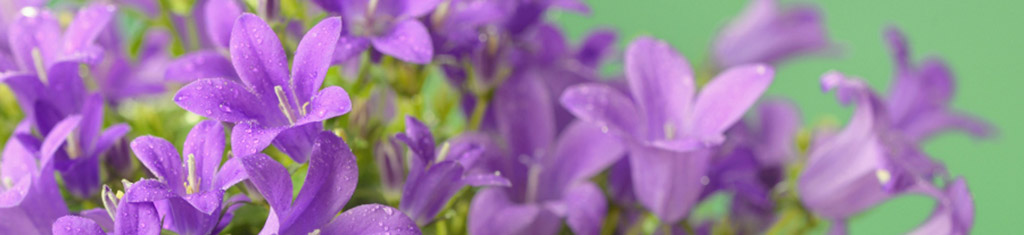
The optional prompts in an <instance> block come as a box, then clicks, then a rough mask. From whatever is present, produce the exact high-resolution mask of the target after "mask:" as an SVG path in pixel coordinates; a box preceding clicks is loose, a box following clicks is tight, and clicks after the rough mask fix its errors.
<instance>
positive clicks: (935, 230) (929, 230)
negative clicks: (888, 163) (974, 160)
mask: <svg viewBox="0 0 1024 235" xmlns="http://www.w3.org/2000/svg"><path fill="white" fill-rule="evenodd" d="M944 196H945V198H941V199H940V202H939V203H938V204H939V205H937V208H936V209H935V212H933V213H932V216H931V218H929V219H928V220H927V221H925V222H924V224H922V225H921V226H919V227H917V229H914V231H913V232H910V234H970V232H971V227H973V226H974V199H973V197H972V196H971V191H970V190H969V189H968V188H967V182H965V181H964V179H963V177H958V178H956V180H954V181H953V182H950V183H948V185H946V192H945V195H944Z"/></svg>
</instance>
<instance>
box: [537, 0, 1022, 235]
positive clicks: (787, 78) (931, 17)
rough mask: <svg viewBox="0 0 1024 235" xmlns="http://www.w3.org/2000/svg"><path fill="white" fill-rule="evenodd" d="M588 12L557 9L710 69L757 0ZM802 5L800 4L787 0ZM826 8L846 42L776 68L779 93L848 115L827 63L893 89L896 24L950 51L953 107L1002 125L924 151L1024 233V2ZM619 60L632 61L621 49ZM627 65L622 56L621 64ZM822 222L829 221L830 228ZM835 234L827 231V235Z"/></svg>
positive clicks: (892, 228) (922, 213) (996, 223)
mask: <svg viewBox="0 0 1024 235" xmlns="http://www.w3.org/2000/svg"><path fill="white" fill-rule="evenodd" d="M586 2H587V3H588V4H589V5H590V7H591V10H592V12H591V14H590V15H589V16H580V15H576V14H569V13H561V14H556V15H555V16H554V18H553V19H554V21H556V22H559V23H560V24H561V25H562V26H564V27H565V29H566V30H567V34H568V35H569V36H570V37H571V38H572V39H574V41H576V40H579V39H580V38H581V37H583V36H584V35H586V33H587V32H589V31H590V30H593V29H598V28H610V29H615V30H617V31H619V32H620V33H621V38H620V41H619V44H620V49H621V48H623V47H625V45H626V44H628V43H629V42H630V41H631V40H632V39H633V38H635V37H636V36H640V35H651V36H655V37H658V38H661V39H664V40H667V41H668V42H670V43H671V44H673V46H675V47H676V49H678V50H679V51H680V52H681V53H683V55H685V56H686V57H687V58H688V59H689V60H690V62H691V64H693V65H694V66H695V67H696V66H700V65H705V64H706V63H707V61H706V59H705V58H707V57H708V49H709V48H710V43H711V41H712V40H713V39H714V36H715V34H716V33H717V32H718V30H719V28H720V27H721V26H722V25H724V24H726V23H727V22H728V20H729V19H730V18H732V17H734V16H735V15H737V14H739V13H740V11H742V9H743V8H744V6H745V5H746V4H747V1H746V0H630V1H622V0H586ZM780 2H782V3H797V2H801V1H785V0H782V1H780ZM801 3H810V4H815V5H818V6H819V7H820V8H821V9H822V10H823V11H824V17H825V22H826V24H827V27H828V31H829V35H830V36H831V37H832V39H833V40H834V41H835V42H836V43H838V44H840V46H841V51H840V53H838V54H837V55H834V56H833V55H829V56H817V57H804V58H803V59H798V60H795V61H793V62H790V63H787V64H783V65H781V66H779V67H778V68H777V71H778V76H777V77H776V79H775V83H774V84H772V87H771V88H770V90H769V92H768V94H769V96H775V97H786V98H789V99H792V100H793V101H795V102H796V103H797V104H798V105H799V107H800V108H801V109H802V110H801V111H802V112H803V114H804V120H805V123H809V124H815V123H821V122H837V121H839V122H844V123H845V120H846V119H847V118H848V117H849V116H850V113H851V111H852V110H851V109H849V108H845V107H842V106H840V105H839V104H838V103H837V102H836V101H835V99H833V97H832V96H831V95H830V94H824V93H822V92H821V89H820V88H819V85H818V78H819V77H820V76H821V75H822V74H823V73H824V72H825V71H828V70H832V69H835V70H839V71H842V72H844V73H847V74H850V75H855V76H860V77H863V78H864V79H866V80H867V81H868V82H870V84H871V85H872V86H873V87H875V88H876V89H877V90H878V91H879V92H881V93H883V94H884V93H885V92H886V91H887V90H888V87H889V82H890V79H891V77H892V71H893V62H892V59H891V58H890V56H889V51H888V49H887V47H886V45H885V42H884V41H883V38H882V33H883V31H884V30H885V29H886V28H887V27H890V26H895V27H899V28H901V29H902V30H903V31H904V33H905V34H906V36H907V38H908V40H909V42H910V48H911V54H912V56H913V58H914V59H915V60H919V59H921V58H924V57H927V56H939V57H942V58H944V59H945V60H946V61H947V62H948V63H949V64H950V65H951V67H952V69H953V72H954V74H955V75H956V82H957V87H956V96H955V98H954V102H953V105H954V106H955V107H956V108H957V109H960V110H963V111H966V112H969V113H973V114H975V115H977V116H980V117H982V118H984V119H985V120H987V121H989V122H990V123H991V124H992V125H994V126H995V127H996V128H997V129H998V133H997V135H996V136H995V137H994V138H993V139H991V140H986V141H975V140H972V139H970V138H969V137H967V136H965V135H963V134H946V135H943V136H940V137H939V138H936V139H934V140H932V141H929V142H927V143H926V144H925V146H924V147H925V151H927V153H929V154H930V155H932V156H933V157H936V158H938V159H941V160H942V161H943V162H945V163H946V164H947V167H948V168H949V172H950V175H953V176H955V175H963V176H964V177H965V178H966V179H967V181H968V185H969V187H970V189H971V192H972V194H973V195H974V203H975V213H976V214H975V215H976V217H975V224H974V230H973V232H974V233H976V234H1013V233H1018V232H1019V227H1017V226H1020V223H1021V222H1024V202H1022V201H1019V199H1021V198H1022V195H1024V156H1022V155H1024V151H1022V150H1024V104H1022V102H1024V90H1021V89H1022V88H1024V76H1022V75H1024V64H1022V63H1024V1H1020V0H988V1H957V0H858V1H849V0H819V1H802V2H801ZM615 58H617V60H618V62H621V60H622V57H621V56H617V57H615ZM620 64H621V63H620ZM932 207H933V201H932V200H931V199H928V198H925V197H923V196H904V197H901V198H898V199H895V200H892V201H889V202H887V203H885V204H883V205H882V206H880V207H878V208H875V209H872V210H871V211H869V212H868V213H865V214H863V215H860V216H858V217H855V218H854V219H853V220H852V221H851V222H850V232H851V233H853V234H901V233H906V232H908V231H910V230H911V229H913V228H914V227H916V226H917V225H918V224H920V223H921V222H922V221H924V220H925V219H927V217H928V216H929V215H930V213H931V210H932ZM819 228H820V227H819ZM819 232H822V233H823V232H824V230H822V231H819Z"/></svg>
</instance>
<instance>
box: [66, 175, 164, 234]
mask: <svg viewBox="0 0 1024 235" xmlns="http://www.w3.org/2000/svg"><path fill="white" fill-rule="evenodd" d="M122 183H123V184H124V188H125V189H126V191H127V193H124V192H118V193H116V194H115V193H113V190H111V189H110V187H107V186H104V190H103V195H102V198H101V199H102V200H103V206H104V209H105V212H106V213H104V215H106V216H107V217H99V216H97V215H95V214H92V215H85V214H83V215H81V216H77V215H66V216H64V217H60V219H57V221H56V222H54V223H53V225H52V227H51V228H52V229H53V233H54V234H85V235H103V234H116V235H122V234H146V235H152V234H160V232H161V229H160V216H159V214H158V213H157V209H156V206H155V205H154V204H153V203H152V202H149V201H138V202H133V201H134V200H133V198H147V197H151V196H160V195H154V194H151V192H148V191H147V190H143V189H141V188H140V189H135V187H134V186H133V185H135V184H136V183H130V182H127V181H122ZM137 183H143V182H142V181H140V182H137ZM149 183H156V182H155V181H150V182H149ZM104 231H108V232H110V233H104Z"/></svg>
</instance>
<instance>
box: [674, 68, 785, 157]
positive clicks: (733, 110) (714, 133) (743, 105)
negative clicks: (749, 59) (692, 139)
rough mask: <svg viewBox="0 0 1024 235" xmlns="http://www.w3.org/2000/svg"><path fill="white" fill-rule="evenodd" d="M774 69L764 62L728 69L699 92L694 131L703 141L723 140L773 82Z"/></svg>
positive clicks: (694, 113)
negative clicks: (725, 134) (728, 130)
mask: <svg viewBox="0 0 1024 235" xmlns="http://www.w3.org/2000/svg"><path fill="white" fill-rule="evenodd" d="M774 76H775V71H774V70H773V69H772V68H769V67H767V66H764V65H753V66H742V67H737V68H732V69H729V70H726V71H725V72H723V73H722V74H720V75H718V76H717V77H715V78H714V79H713V80H711V82H709V83H708V84H707V85H706V86H704V88H703V89H701V91H700V95H698V97H697V102H696V104H694V107H693V122H692V124H691V125H690V126H689V127H691V128H693V132H692V133H693V134H694V135H696V137H697V138H699V139H701V140H709V139H720V138H721V137H722V133H723V132H725V129H727V128H729V127H730V126H732V125H733V124H734V123H736V121H739V120H740V118H743V114H744V113H746V112H747V109H750V106H753V105H754V102H756V101H757V99H758V98H760V97H761V94H762V93H764V91H765V90H767V89H768V86H769V85H771V82H772V78H773V77H774Z"/></svg>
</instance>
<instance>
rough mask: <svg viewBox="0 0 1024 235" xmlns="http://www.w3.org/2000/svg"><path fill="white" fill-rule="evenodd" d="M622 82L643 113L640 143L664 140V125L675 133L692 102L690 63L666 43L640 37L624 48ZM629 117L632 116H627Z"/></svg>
mask: <svg viewBox="0 0 1024 235" xmlns="http://www.w3.org/2000/svg"><path fill="white" fill-rule="evenodd" d="M625 69H626V79H627V80H628V81H629V90H630V92H632V93H633V99H634V100H635V101H636V103H637V108H638V109H639V111H641V112H643V113H644V114H646V121H647V122H646V123H647V125H646V127H647V130H648V133H647V135H646V136H645V137H644V139H643V140H658V139H665V138H664V137H665V135H666V133H664V132H662V131H660V130H665V129H669V128H665V126H667V125H672V126H674V127H675V128H676V129H677V130H681V129H682V128H681V127H683V123H682V121H683V118H684V117H686V113H687V112H688V110H689V109H690V103H691V102H693V90H694V84H693V72H692V70H691V69H690V64H689V63H688V62H687V61H686V58H684V57H683V56H682V55H680V54H679V53H677V52H676V51H675V49H674V48H672V46H670V45H669V44H668V43H666V42H664V41H661V40H658V39H655V38H651V37H641V38H638V39H636V40H634V41H633V43H630V44H629V48H627V49H626V67H625ZM630 115H635V114H634V113H631V114H630Z"/></svg>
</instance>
